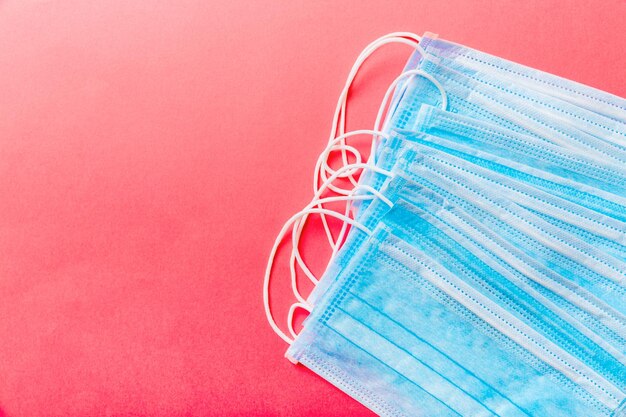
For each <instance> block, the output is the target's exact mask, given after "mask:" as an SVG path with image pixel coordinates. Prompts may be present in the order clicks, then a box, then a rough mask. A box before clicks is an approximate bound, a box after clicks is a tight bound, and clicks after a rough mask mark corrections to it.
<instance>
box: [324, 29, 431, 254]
mask: <svg viewBox="0 0 626 417" xmlns="http://www.w3.org/2000/svg"><path fill="white" fill-rule="evenodd" d="M421 40H422V38H421V37H420V36H418V35H416V34H414V33H411V32H393V33H389V34H387V35H384V36H382V37H380V38H378V39H376V40H375V41H373V42H371V43H370V44H369V45H368V46H366V47H365V49H364V50H363V51H362V52H361V54H359V57H358V58H357V60H356V61H355V63H354V65H353V66H352V69H351V70H350V73H349V75H348V79H347V80H346V83H345V85H344V88H343V90H342V92H341V94H340V96H339V99H338V102H337V106H336V108H335V114H334V116H333V122H332V128H331V133H330V138H329V142H331V141H332V140H333V139H334V138H335V137H336V136H337V122H338V120H339V132H340V135H343V134H345V116H346V105H347V98H348V91H349V89H350V87H351V85H352V83H353V82H354V79H355V77H356V74H357V72H358V71H359V69H360V67H361V66H362V65H363V63H364V62H365V61H366V60H367V58H368V57H369V56H370V55H371V54H372V53H373V52H375V51H376V50H377V49H378V48H380V47H381V46H383V45H386V44H390V43H403V44H406V45H409V46H411V47H412V48H414V49H416V50H418V51H419V52H420V53H421V54H422V56H425V54H426V53H425V51H424V50H423V48H422V47H421V46H420V45H419V42H420V41H421ZM342 144H345V140H343V141H342ZM372 148H374V145H372ZM341 157H342V162H343V164H344V165H348V158H347V154H346V152H345V150H344V151H342V156H341ZM332 171H333V170H332V168H331V167H330V166H329V165H328V161H327V160H324V161H323V164H322V169H321V171H320V172H323V174H321V175H322V178H323V179H324V180H325V179H326V174H327V173H332ZM317 175H318V174H316V177H315V184H314V190H313V191H314V192H315V191H317V184H316V183H317ZM331 175H332V174H331ZM347 176H348V178H349V179H350V182H351V183H352V184H353V185H354V186H356V180H355V179H354V177H353V175H352V174H351V173H348V175H347ZM321 220H322V224H323V226H324V230H325V231H326V235H327V237H328V239H329V242H332V241H333V239H332V233H331V232H330V228H329V226H328V222H327V221H326V217H325V216H324V215H322V216H321ZM332 244H334V242H333V243H332Z"/></svg>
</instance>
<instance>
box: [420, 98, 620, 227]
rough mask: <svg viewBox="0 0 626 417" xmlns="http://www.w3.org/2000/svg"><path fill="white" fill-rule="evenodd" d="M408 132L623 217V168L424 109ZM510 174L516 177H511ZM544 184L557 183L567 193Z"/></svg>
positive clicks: (584, 203)
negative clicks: (450, 145)
mask: <svg viewBox="0 0 626 417" xmlns="http://www.w3.org/2000/svg"><path fill="white" fill-rule="evenodd" d="M410 130H415V131H420V132H423V133H426V134H428V135H432V136H436V137H440V138H443V139H447V140H451V141H455V142H458V146H459V147H462V148H463V152H464V153H466V154H468V155H472V156H475V157H476V156H477V157H478V158H476V159H477V160H478V159H482V160H485V162H484V163H485V164H488V163H493V164H494V165H497V166H500V167H501V168H499V169H501V170H506V171H507V172H509V173H511V175H515V177H516V178H524V180H525V181H527V182H532V184H533V185H535V186H537V187H539V188H542V189H545V190H546V191H549V192H552V193H555V194H558V195H559V196H562V197H564V198H567V199H570V198H574V197H571V194H572V193H575V194H577V196H578V197H577V200H576V201H577V202H578V203H579V204H583V205H587V204H589V205H590V207H593V208H594V209H595V210H597V211H601V212H605V211H606V213H614V214H615V215H617V216H620V217H621V216H625V215H626V198H625V196H626V167H625V166H623V165H616V164H610V163H608V162H607V161H605V160H599V159H595V158H592V157H590V156H588V155H586V154H584V153H582V152H574V151H569V150H565V149H563V148H561V147H559V146H555V145H552V144H548V143H545V142H542V141H540V140H538V139H536V138H535V137H532V136H527V135H522V134H519V133H515V132H512V131H510V130H507V129H503V128H501V127H499V126H497V125H494V124H492V123H488V122H483V121H480V120H476V119H472V118H470V117H465V116H462V115H459V114H456V113H452V112H446V111H441V110H439V109H437V108H434V107H431V106H427V105H424V106H422V107H421V108H420V110H419V112H418V114H417V118H416V121H415V125H414V126H412V127H411V129H410ZM505 167H506V168H505ZM513 171H520V173H519V174H513V173H512V172H513ZM531 178H535V179H531ZM543 179H547V180H548V181H549V182H551V183H557V182H558V183H559V184H560V185H563V186H565V187H567V190H568V191H564V190H560V189H559V188H558V187H555V186H552V185H550V184H549V183H546V182H544V181H542V180H543ZM578 191H579V192H578ZM585 195H587V196H589V197H585ZM591 196H594V197H593V198H592V197H591ZM614 202H618V203H619V204H615V203H614Z"/></svg>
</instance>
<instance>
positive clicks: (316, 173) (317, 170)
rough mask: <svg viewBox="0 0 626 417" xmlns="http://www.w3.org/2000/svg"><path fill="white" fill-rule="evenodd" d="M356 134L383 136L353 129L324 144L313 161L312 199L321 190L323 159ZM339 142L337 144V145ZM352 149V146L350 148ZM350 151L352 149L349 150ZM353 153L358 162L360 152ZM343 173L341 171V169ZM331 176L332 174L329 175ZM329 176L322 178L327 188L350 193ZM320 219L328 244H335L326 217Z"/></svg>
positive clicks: (346, 193)
mask: <svg viewBox="0 0 626 417" xmlns="http://www.w3.org/2000/svg"><path fill="white" fill-rule="evenodd" d="M357 135H372V136H373V135H379V136H385V134H384V133H382V132H376V131H372V130H365V129H363V130H355V131H352V132H348V133H344V134H343V135H341V136H339V137H337V138H334V139H333V140H332V141H330V142H329V143H328V145H327V146H326V148H325V149H324V151H322V153H321V154H320V156H319V157H318V159H317V162H316V163H315V170H314V173H313V190H314V191H313V192H314V193H315V196H314V197H313V199H316V198H319V197H320V196H321V194H322V192H323V190H322V192H320V186H319V179H320V170H321V166H322V163H323V161H325V160H326V159H327V158H328V155H329V154H330V152H331V151H333V150H335V149H336V147H335V146H347V145H341V144H340V142H341V141H342V139H345V138H347V137H351V136H357ZM337 144H339V145H337ZM352 149H354V148H352ZM351 152H352V151H351ZM354 154H355V156H356V157H357V161H358V162H359V163H360V162H361V158H360V153H359V152H358V151H356V149H354ZM342 173H343V171H342ZM331 177H332V175H331ZM340 177H341V175H340V176H338V177H334V178H335V179H336V178H340ZM328 179H329V178H324V184H325V186H326V187H328V189H329V190H331V191H333V192H334V193H337V194H340V195H348V194H349V193H350V190H346V189H343V188H338V187H335V186H334V185H333V184H332V182H333V181H328ZM318 207H319V208H322V206H321V205H319V206H318ZM320 217H321V219H322V225H323V226H324V231H325V232H326V238H327V239H328V244H329V245H331V246H334V245H335V240H334V238H333V235H332V232H331V231H330V227H329V226H328V222H327V221H326V217H325V216H320Z"/></svg>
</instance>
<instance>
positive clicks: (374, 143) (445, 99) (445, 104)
mask: <svg viewBox="0 0 626 417" xmlns="http://www.w3.org/2000/svg"><path fill="white" fill-rule="evenodd" d="M416 76H421V77H424V78H426V79H427V80H428V81H430V82H431V83H433V84H434V86H435V87H436V88H437V90H439V94H441V109H442V110H444V111H446V110H448V94H447V93H446V90H445V89H444V88H443V85H442V84H441V83H440V82H439V81H438V80H437V79H436V78H435V77H433V76H432V75H431V74H429V73H427V72H425V71H424V70H421V69H414V70H409V71H406V72H403V73H402V74H400V75H399V76H398V77H397V78H396V79H395V80H393V82H392V83H391V84H390V85H389V88H388V89H387V92H386V93H385V97H383V101H382V103H381V105H380V107H379V108H378V114H377V115H376V122H375V123H374V129H373V130H374V131H375V132H378V131H381V129H380V124H381V123H382V119H383V114H384V113H385V109H386V108H387V102H388V101H389V98H390V97H391V94H392V93H393V91H394V90H395V88H396V86H397V85H398V83H399V82H400V81H402V80H403V79H404V78H406V77H411V78H410V79H409V80H408V81H407V82H406V83H405V84H404V89H403V93H404V91H406V89H407V88H408V86H409V84H410V83H411V80H412V79H413V78H415V77H416ZM387 120H389V118H387ZM379 140H380V135H375V136H374V138H373V140H372V149H371V151H370V157H369V159H368V163H371V164H372V165H373V164H375V163H376V146H377V144H378V142H379Z"/></svg>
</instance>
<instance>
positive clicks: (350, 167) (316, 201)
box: [292, 163, 393, 284]
mask: <svg viewBox="0 0 626 417" xmlns="http://www.w3.org/2000/svg"><path fill="white" fill-rule="evenodd" d="M353 169H367V170H369V171H372V172H377V173H379V174H382V175H385V176H387V177H390V178H391V177H393V174H392V173H391V172H389V171H386V170H384V169H381V168H378V167H376V166H371V165H369V164H364V163H360V164H350V165H346V166H344V167H342V168H341V169H339V170H337V172H335V173H334V174H333V175H332V176H330V177H329V178H328V179H327V180H326V181H325V182H324V184H322V186H321V187H320V188H319V189H318V190H317V191H316V193H315V195H314V196H313V199H312V201H311V203H310V204H309V205H308V206H310V205H314V206H317V207H318V208H323V203H322V204H320V203H319V201H320V200H319V199H320V197H321V195H322V194H323V193H324V191H325V190H326V188H327V186H328V184H332V182H333V181H335V180H336V179H337V178H338V177H339V176H340V175H341V174H342V173H343V172H345V171H348V170H353ZM372 190H373V191H374V193H373V194H374V195H375V196H376V197H378V196H380V197H383V199H385V197H384V196H383V195H382V194H380V193H379V192H378V191H377V190H374V189H373V188H372ZM351 193H354V190H352V191H351ZM352 199H355V198H354V197H352ZM308 206H307V207H308ZM320 217H321V215H320ZM346 217H347V216H346ZM307 218H308V216H304V217H303V219H301V220H299V223H302V225H301V226H298V227H297V228H296V230H298V231H299V232H298V233H301V228H303V227H304V224H305V222H306V220H307ZM299 237H300V236H299V235H298V239H299ZM331 237H332V235H331ZM329 242H330V241H329ZM330 245H331V247H332V248H334V247H335V245H336V243H335V242H334V241H333V242H331V243H330ZM292 250H293V249H292ZM295 252H296V259H297V260H298V265H299V266H300V268H301V269H302V271H303V272H304V273H305V275H306V276H307V277H308V278H309V280H311V282H312V283H313V284H317V282H318V280H317V278H316V277H315V275H314V274H313V273H312V272H311V271H310V270H309V268H308V267H307V266H306V264H305V263H304V261H302V259H301V257H300V254H299V252H298V251H297V250H296V251H295Z"/></svg>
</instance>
